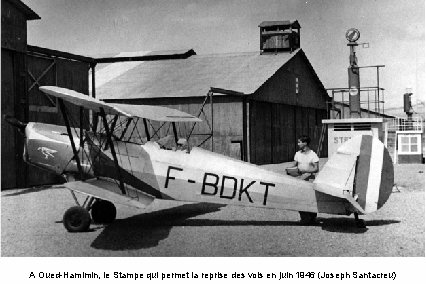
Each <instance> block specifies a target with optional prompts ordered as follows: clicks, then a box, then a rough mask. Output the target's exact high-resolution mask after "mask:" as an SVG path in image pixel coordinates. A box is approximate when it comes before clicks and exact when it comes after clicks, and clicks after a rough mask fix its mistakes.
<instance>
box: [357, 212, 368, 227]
mask: <svg viewBox="0 0 426 284" xmlns="http://www.w3.org/2000/svg"><path fill="white" fill-rule="evenodd" d="M354 216H355V224H356V226H357V227H358V228H361V229H365V228H367V225H366V224H365V221H364V220H363V219H359V217H358V213H354Z"/></svg>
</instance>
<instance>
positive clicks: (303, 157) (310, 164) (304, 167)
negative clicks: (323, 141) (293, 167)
mask: <svg viewBox="0 0 426 284" xmlns="http://www.w3.org/2000/svg"><path fill="white" fill-rule="evenodd" d="M294 160H295V161H296V162H297V167H298V168H299V170H300V171H312V170H313V169H314V164H315V163H318V162H319V158H318V156H317V154H316V153H315V152H314V151H312V150H310V149H309V151H307V152H302V150H300V151H298V152H296V154H295V155H294Z"/></svg>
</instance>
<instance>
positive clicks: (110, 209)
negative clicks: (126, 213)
mask: <svg viewBox="0 0 426 284" xmlns="http://www.w3.org/2000/svg"><path fill="white" fill-rule="evenodd" d="M91 213H92V220H93V222H95V223H112V222H113V221H114V220H115V217H116V216H117V209H116V208H115V206H114V204H113V203H112V202H109V201H107V200H102V199H99V200H96V201H95V203H93V205H92V211H91Z"/></svg>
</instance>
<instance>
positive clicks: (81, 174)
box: [58, 98, 85, 181]
mask: <svg viewBox="0 0 426 284" xmlns="http://www.w3.org/2000/svg"><path fill="white" fill-rule="evenodd" d="M58 102H59V107H60V108H61V113H62V117H63V118H64V122H65V126H66V128H67V132H68V137H69V138H70V142H71V147H72V152H73V153H74V159H75V161H76V162H77V168H78V172H79V173H80V178H81V180H83V181H84V180H85V177H84V172H83V168H82V167H81V163H80V157H79V156H78V151H77V148H76V147H75V143H74V138H73V136H72V131H71V126H70V122H69V120H68V116H67V113H66V108H65V105H64V101H63V100H62V99H60V98H58ZM81 139H83V137H80V140H81Z"/></svg>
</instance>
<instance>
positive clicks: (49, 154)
mask: <svg viewBox="0 0 426 284" xmlns="http://www.w3.org/2000/svg"><path fill="white" fill-rule="evenodd" d="M37 150H38V151H41V153H42V154H43V155H44V158H45V159H46V160H47V159H49V157H52V158H55V156H53V154H54V153H56V152H58V151H56V150H52V149H49V148H47V147H38V148H37Z"/></svg>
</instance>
